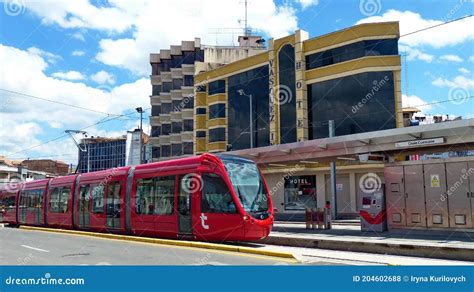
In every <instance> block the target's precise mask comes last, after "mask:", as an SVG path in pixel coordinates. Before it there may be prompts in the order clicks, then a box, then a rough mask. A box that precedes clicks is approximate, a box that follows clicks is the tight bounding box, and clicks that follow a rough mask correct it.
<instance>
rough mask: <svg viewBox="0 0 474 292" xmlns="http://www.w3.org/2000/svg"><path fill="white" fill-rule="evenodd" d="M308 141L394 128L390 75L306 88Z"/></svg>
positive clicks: (353, 77) (345, 79)
mask: <svg viewBox="0 0 474 292" xmlns="http://www.w3.org/2000/svg"><path fill="white" fill-rule="evenodd" d="M308 120H309V139H318V138H324V137H328V136H329V133H328V120H334V122H335V127H336V136H340V135H348V134H355V133H362V132H370V131H377V130H385V129H391V128H395V127H396V119H395V93H394V82H393V72H392V71H385V72H368V73H361V74H356V75H351V76H347V77H342V78H337V79H332V80H328V81H323V82H318V83H314V84H310V85H308Z"/></svg>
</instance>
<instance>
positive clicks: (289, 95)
mask: <svg viewBox="0 0 474 292" xmlns="http://www.w3.org/2000/svg"><path fill="white" fill-rule="evenodd" d="M278 71H279V72H285V73H284V74H280V76H279V79H280V80H279V81H280V91H278V94H279V95H280V96H279V97H278V100H279V101H280V143H281V144H285V143H292V142H296V98H295V97H296V91H295V82H296V81H295V80H296V79H295V48H294V47H293V46H292V45H290V44H287V45H285V46H283V47H282V48H281V49H280V52H278Z"/></svg>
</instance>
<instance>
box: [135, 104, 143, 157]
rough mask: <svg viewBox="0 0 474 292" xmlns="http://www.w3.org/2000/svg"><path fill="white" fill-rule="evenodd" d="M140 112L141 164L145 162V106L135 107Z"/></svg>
mask: <svg viewBox="0 0 474 292" xmlns="http://www.w3.org/2000/svg"><path fill="white" fill-rule="evenodd" d="M135 110H136V111H137V112H138V113H139V114H140V164H142V163H143V160H144V159H143V153H144V151H143V149H142V148H143V108H142V107H137V108H136V109H135Z"/></svg>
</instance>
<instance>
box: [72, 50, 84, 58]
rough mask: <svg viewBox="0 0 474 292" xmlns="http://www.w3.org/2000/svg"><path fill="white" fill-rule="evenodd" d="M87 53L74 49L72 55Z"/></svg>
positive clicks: (78, 55)
mask: <svg viewBox="0 0 474 292" xmlns="http://www.w3.org/2000/svg"><path fill="white" fill-rule="evenodd" d="M85 54H86V52H84V51H81V50H74V51H72V53H71V55H72V56H75V57H80V56H84V55H85Z"/></svg>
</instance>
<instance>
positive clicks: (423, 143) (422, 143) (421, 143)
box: [395, 138, 445, 148]
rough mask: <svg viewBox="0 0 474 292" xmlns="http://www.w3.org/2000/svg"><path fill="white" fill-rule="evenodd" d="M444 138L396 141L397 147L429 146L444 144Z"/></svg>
mask: <svg viewBox="0 0 474 292" xmlns="http://www.w3.org/2000/svg"><path fill="white" fill-rule="evenodd" d="M444 142H445V141H444V138H431V139H422V140H412V141H405V142H398V143H395V148H405V147H417V146H429V145H436V144H444Z"/></svg>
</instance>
